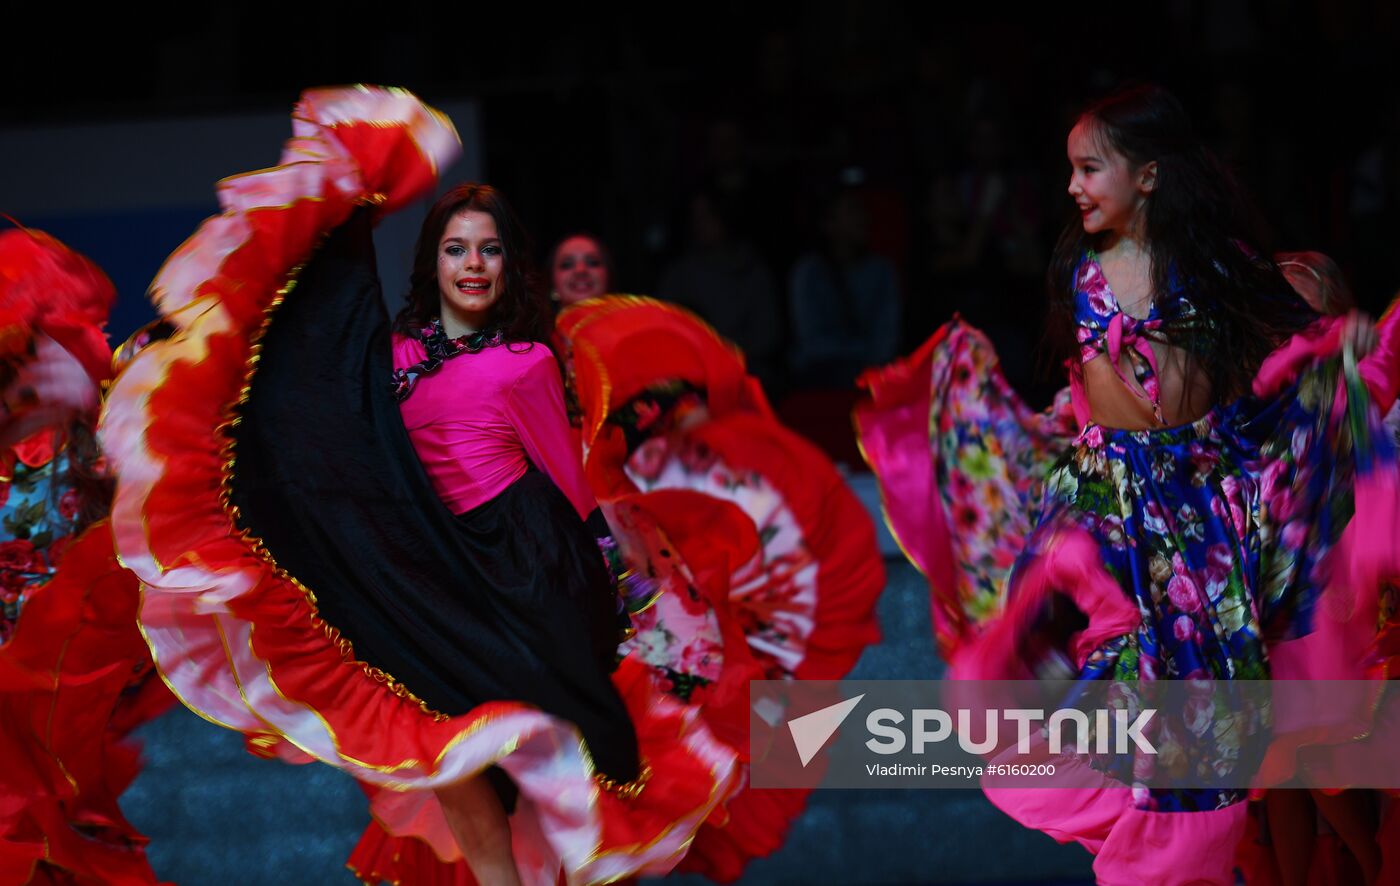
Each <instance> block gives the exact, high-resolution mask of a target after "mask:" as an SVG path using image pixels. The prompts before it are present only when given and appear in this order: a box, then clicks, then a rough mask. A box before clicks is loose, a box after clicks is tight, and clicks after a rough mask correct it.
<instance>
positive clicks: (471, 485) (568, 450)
mask: <svg viewBox="0 0 1400 886" xmlns="http://www.w3.org/2000/svg"><path fill="white" fill-rule="evenodd" d="M393 347H394V368H395V369H402V368H406V367H409V366H412V365H413V364H415V363H417V362H418V361H420V360H422V359H424V357H425V356H426V353H425V352H424V350H423V345H422V343H421V342H419V341H417V340H416V339H412V338H408V337H405V336H399V335H395V336H394V338H393ZM399 410H400V413H401V414H402V415H403V423H404V427H406V428H407V429H408V437H409V439H410V440H411V441H412V442H413V448H414V450H416V451H417V453H418V458H419V460H420V461H422V462H423V467H424V468H426V469H427V471H428V478H429V479H430V480H431V481H432V484H433V489H434V490H436V491H437V494H438V497H439V498H441V499H442V502H443V504H445V505H447V507H448V509H449V510H451V511H452V513H454V514H461V513H464V512H466V511H469V510H471V509H472V508H474V507H476V506H477V505H480V504H484V503H486V502H488V501H490V500H491V499H493V498H495V497H496V496H497V495H500V494H501V492H502V491H504V490H505V488H506V487H507V486H509V485H510V484H512V483H514V482H515V481H516V480H519V479H520V478H521V477H522V476H523V475H524V474H525V472H526V470H528V469H529V466H530V464H531V463H533V464H534V465H535V467H537V468H539V469H540V470H542V471H544V472H545V474H546V475H548V477H549V478H550V479H551V480H553V481H554V485H556V486H558V487H559V488H560V489H561V490H562V491H563V493H564V495H565V496H567V497H568V499H569V501H570V503H572V504H573V506H574V509H575V510H576V511H578V515H579V518H580V519H584V520H586V519H587V518H588V515H589V514H590V513H592V511H593V509H594V508H596V507H597V502H596V500H595V499H594V497H593V493H592V491H590V490H589V488H588V483H587V481H586V480H585V479H584V475H583V466H582V465H581V464H580V463H579V457H578V451H577V448H576V447H575V446H574V443H573V441H572V439H571V438H570V436H569V421H568V418H567V416H566V414H565V412H564V389H563V386H562V385H561V383H560V381H559V370H558V368H557V366H556V364H555V362H554V355H553V354H552V353H550V350H549V348H548V347H546V346H545V345H543V344H540V343H538V342H536V343H535V344H534V345H533V346H532V347H530V348H529V349H528V350H524V349H522V348H521V347H520V346H518V345H516V346H513V347H508V346H504V345H501V346H497V347H492V348H484V349H482V350H480V351H477V352H475V353H465V354H459V355H458V356H455V357H452V358H450V359H448V360H446V361H445V362H444V363H443V364H442V366H440V367H439V368H438V369H437V371H435V372H433V373H431V374H429V375H425V376H423V377H422V378H420V379H419V380H418V383H417V384H416V385H415V386H414V388H413V393H412V394H410V395H409V396H408V398H407V399H406V400H404V401H403V402H401V403H400V404H399Z"/></svg>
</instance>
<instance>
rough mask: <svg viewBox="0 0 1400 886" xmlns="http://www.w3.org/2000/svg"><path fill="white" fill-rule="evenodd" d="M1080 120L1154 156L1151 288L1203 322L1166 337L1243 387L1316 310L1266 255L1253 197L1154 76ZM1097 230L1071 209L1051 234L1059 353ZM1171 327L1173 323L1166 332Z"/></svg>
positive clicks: (1071, 344)
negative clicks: (1187, 304) (1178, 295)
mask: <svg viewBox="0 0 1400 886" xmlns="http://www.w3.org/2000/svg"><path fill="white" fill-rule="evenodd" d="M1079 122H1080V123H1083V124H1086V125H1087V126H1088V127H1089V129H1090V132H1091V134H1092V136H1093V137H1094V138H1095V140H1097V141H1098V142H1099V143H1100V144H1101V145H1103V146H1104V147H1105V148H1108V149H1111V150H1113V151H1116V152H1117V153H1118V154H1120V155H1122V156H1123V157H1124V158H1126V159H1127V160H1128V162H1129V163H1131V164H1133V166H1135V167H1140V166H1142V165H1143V164H1146V163H1149V162H1152V161H1156V163H1157V183H1156V187H1155V188H1154V190H1153V191H1152V192H1151V193H1150V194H1149V195H1148V198H1147V209H1146V216H1145V227H1144V234H1145V239H1146V242H1147V247H1148V254H1149V256H1150V258H1151V261H1152V289H1153V293H1154V295H1156V296H1161V295H1164V294H1166V293H1169V292H1171V291H1172V288H1173V286H1174V285H1176V286H1182V287H1184V288H1185V291H1186V294H1187V296H1188V297H1189V299H1190V301H1191V302H1192V304H1193V305H1195V306H1196V308H1197V309H1198V310H1200V311H1201V313H1203V314H1204V315H1205V318H1206V319H1207V321H1208V322H1206V323H1204V324H1198V327H1199V328H1196V329H1193V330H1192V331H1191V333H1190V336H1189V338H1188V337H1186V336H1182V337H1180V338H1179V339H1173V343H1174V344H1179V345H1181V346H1183V347H1185V348H1186V349H1187V359H1188V361H1190V364H1191V365H1196V366H1200V367H1201V368H1203V369H1204V370H1205V372H1206V375H1207V377H1208V378H1209V380H1210V384H1211V391H1212V393H1211V396H1212V397H1213V398H1215V399H1217V400H1229V399H1233V398H1234V397H1237V396H1239V395H1241V394H1243V393H1245V392H1247V391H1248V389H1249V385H1250V382H1251V381H1252V380H1253V377H1254V373H1255V371H1256V370H1257V369H1258V367H1259V364H1260V362H1262V361H1263V359H1264V357H1266V356H1267V355H1268V353H1269V352H1270V351H1272V350H1273V349H1274V348H1275V347H1277V346H1278V345H1279V344H1280V343H1281V342H1282V341H1283V340H1284V339H1286V338H1287V337H1288V336H1289V335H1291V334H1292V333H1294V332H1296V331H1298V330H1299V329H1301V328H1303V327H1304V326H1306V325H1307V324H1308V323H1310V322H1312V320H1314V319H1316V315H1315V314H1313V313H1312V312H1311V311H1310V310H1308V308H1307V305H1306V304H1304V303H1303V302H1302V300H1301V299H1300V298H1298V297H1297V295H1296V294H1295V293H1294V292H1293V290H1292V288H1291V287H1290V286H1289V285H1288V282H1287V281H1286V280H1284V278H1283V275H1282V274H1280V273H1279V270H1278V268H1277V267H1276V266H1275V265H1274V264H1273V263H1272V262H1271V261H1269V260H1268V258H1267V256H1268V253H1267V252H1265V251H1264V249H1263V248H1262V245H1263V242H1264V238H1263V236H1262V231H1261V225H1260V223H1259V215H1258V213H1257V211H1256V210H1255V209H1254V207H1253V204H1252V203H1251V202H1250V201H1249V199H1248V198H1247V196H1246V195H1245V193H1244V191H1243V190H1242V189H1241V188H1240V187H1239V185H1238V184H1237V183H1236V181H1235V178H1234V176H1233V175H1231V174H1230V172H1229V170H1227V169H1226V168H1225V166H1224V165H1223V164H1221V163H1220V161H1219V160H1217V159H1216V157H1215V156H1214V155H1213V154H1212V153H1211V152H1210V151H1209V150H1208V149H1207V148H1206V147H1205V145H1204V144H1203V143H1202V142H1201V140H1200V138H1199V137H1198V136H1197V135H1196V133H1195V130H1194V128H1193V127H1192V125H1191V120H1190V118H1189V117H1188V116H1187V114H1186V110H1185V109H1184V108H1183V107H1182V105H1181V102H1179V101H1177V99H1176V97H1175V96H1174V95H1172V94H1171V93H1170V92H1168V91H1167V90H1165V89H1163V88H1162V87H1160V86H1157V85H1153V84H1145V85H1138V86H1133V87H1129V88H1127V89H1123V90H1120V91H1118V92H1115V93H1113V94H1112V95H1109V96H1108V97H1106V98H1103V99H1101V100H1099V101H1097V102H1095V103H1093V104H1091V105H1089V106H1088V107H1087V108H1085V110H1084V111H1083V113H1081V114H1080V115H1079ZM1100 239H1101V235H1089V234H1086V233H1085V232H1084V227H1083V223H1082V220H1081V219H1080V217H1079V215H1078V213H1075V214H1074V216H1073V218H1071V219H1070V220H1069V221H1068V223H1067V224H1066V225H1065V228H1064V231H1063V232H1062V233H1061V234H1060V239H1059V242H1058V243H1056V245H1055V252H1054V256H1053V258H1052V259H1051V262H1050V268H1049V271H1048V272H1047V274H1046V284H1047V288H1048V289H1049V293H1050V316H1049V323H1048V326H1047V332H1046V335H1047V344H1048V345H1049V350H1050V351H1052V352H1053V353H1054V355H1055V356H1056V357H1058V358H1059V359H1066V358H1072V356H1073V355H1074V354H1075V353H1076V352H1077V346H1076V342H1075V334H1074V275H1075V271H1076V269H1077V268H1078V266H1079V263H1080V261H1081V260H1082V258H1083V256H1084V253H1085V251H1086V250H1087V249H1089V248H1091V247H1094V246H1096V245H1097V243H1098V241H1099V240H1100ZM1171 332H1172V330H1171V328H1170V323H1169V324H1168V335H1169V337H1170V336H1171Z"/></svg>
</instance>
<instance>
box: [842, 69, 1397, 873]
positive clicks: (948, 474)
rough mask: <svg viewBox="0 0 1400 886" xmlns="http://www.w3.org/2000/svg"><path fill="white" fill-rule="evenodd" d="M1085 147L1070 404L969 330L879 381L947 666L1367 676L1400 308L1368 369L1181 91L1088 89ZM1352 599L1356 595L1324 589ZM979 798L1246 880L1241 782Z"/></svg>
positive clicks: (1148, 854)
mask: <svg viewBox="0 0 1400 886" xmlns="http://www.w3.org/2000/svg"><path fill="white" fill-rule="evenodd" d="M1068 154H1069V159H1070V163H1071V166H1072V169H1073V172H1072V175H1071V178H1070V183H1069V193H1070V196H1071V197H1072V198H1073V199H1074V201H1075V203H1076V206H1077V207H1078V209H1079V211H1080V217H1079V218H1078V219H1076V220H1075V221H1074V222H1073V223H1071V224H1070V225H1069V226H1068V227H1067V228H1066V229H1065V232H1064V234H1063V235H1062V236H1061V238H1060V241H1059V244H1058V246H1057V248H1056V252H1055V258H1054V260H1053V263H1052V266H1051V269H1050V273H1049V284H1050V296H1051V317H1052V325H1051V337H1052V342H1053V343H1054V344H1056V345H1057V346H1058V347H1059V348H1060V349H1061V351H1062V352H1063V354H1064V356H1065V358H1066V364H1067V368H1068V370H1069V374H1070V389H1069V393H1068V395H1067V396H1062V397H1061V398H1059V399H1057V401H1056V404H1055V406H1054V407H1052V408H1051V409H1050V410H1049V411H1047V412H1046V413H1041V414H1036V413H1033V412H1031V411H1030V410H1028V409H1027V408H1026V407H1025V406H1024V405H1023V404H1022V403H1021V402H1020V401H1019V400H1018V399H1017V398H1016V396H1015V394H1014V393H1013V392H1011V391H1010V389H1009V387H1007V386H1006V384H1005V381H1004V379H1002V378H1001V376H1000V373H999V371H998V370H997V368H996V359H995V355H994V354H992V352H991V349H990V346H989V345H988V344H987V343H986V340H985V339H984V338H983V337H982V336H980V334H978V333H976V331H975V330H971V329H969V328H967V327H966V326H965V325H963V324H961V323H960V322H958V321H955V322H954V323H952V324H950V325H949V326H948V327H945V328H944V329H942V330H940V331H939V332H938V333H937V334H936V335H935V336H934V338H933V339H932V340H931V341H930V342H929V344H927V345H926V346H925V347H924V348H923V349H921V351H920V352H919V353H918V354H916V355H915V356H914V358H912V359H911V360H909V361H905V362H903V363H901V364H896V365H895V366H892V367H888V368H886V369H882V370H877V371H874V372H871V373H868V374H867V376H866V377H865V379H864V383H865V385H866V387H867V388H868V389H869V390H870V392H871V396H872V402H870V403H868V404H866V405H865V406H864V407H863V408H862V409H861V410H859V411H858V415H857V425H858V428H859V430H860V432H861V436H862V442H863V444H864V446H865V450H866V452H867V454H868V457H869V459H870V461H871V464H872V467H873V468H874V469H875V471H876V473H877V475H879V477H880V480H881V485H882V491H883V493H884V495H885V502H886V506H887V512H888V513H889V516H890V521H891V524H892V527H893V529H894V531H895V532H896V534H897V535H898V536H899V537H900V538H901V540H902V541H903V542H904V543H905V545H906V548H907V549H909V551H910V554H911V558H912V559H914V561H915V563H916V564H917V565H919V566H920V568H921V569H922V570H923V571H924V572H925V573H926V574H927V575H928V577H929V580H930V585H931V590H932V592H933V598H934V604H933V605H934V618H935V625H936V628H937V631H938V639H939V644H940V649H941V651H942V652H943V654H944V655H945V657H946V658H947V659H948V660H949V662H950V671H951V674H952V675H953V676H955V677H958V678H967V679H1023V678H1030V677H1033V676H1063V677H1071V676H1073V677H1075V678H1077V679H1080V680H1097V679H1110V680H1129V681H1134V680H1141V681H1150V680H1162V679H1197V678H1201V679H1210V680H1236V679H1263V678H1268V677H1307V676H1312V677H1321V676H1327V677H1334V678H1341V677H1354V676H1362V675H1363V674H1364V673H1365V662H1364V661H1362V660H1360V659H1361V656H1362V654H1363V653H1364V650H1365V648H1366V645H1367V642H1368V640H1369V639H1370V635H1371V634H1373V633H1374V627H1375V623H1374V619H1375V612H1376V608H1375V599H1376V589H1377V586H1378V585H1379V583H1380V579H1381V578H1382V577H1383V576H1385V575H1393V574H1395V572H1396V570H1397V565H1400V564H1397V562H1396V552H1395V547H1396V546H1395V545H1394V541H1393V539H1394V538H1395V533H1396V531H1397V523H1396V514H1395V511H1396V497H1395V491H1396V489H1397V487H1396V479H1395V478H1396V466H1395V460H1394V456H1393V453H1392V451H1391V449H1390V447H1389V444H1388V441H1387V440H1386V439H1385V438H1384V435H1383V434H1382V433H1381V429H1380V424H1379V415H1378V413H1377V407H1378V406H1380V407H1382V408H1384V407H1387V406H1388V403H1389V402H1390V401H1392V400H1393V399H1394V397H1395V378H1396V368H1397V367H1396V363H1395V357H1394V352H1393V340H1394V336H1395V329H1394V324H1391V323H1386V324H1383V325H1382V329H1381V340H1382V346H1381V347H1379V348H1375V352H1374V353H1373V354H1372V355H1371V356H1370V357H1368V358H1366V359H1362V360H1360V361H1359V363H1354V362H1353V357H1361V356H1362V355H1364V354H1365V353H1366V352H1367V351H1368V350H1370V349H1372V348H1373V347H1374V346H1375V343H1376V331H1375V328H1374V327H1373V326H1371V325H1370V324H1369V322H1367V321H1365V320H1364V319H1361V318H1359V317H1355V316H1352V317H1349V318H1345V319H1338V320H1333V321H1318V320H1317V318H1316V315H1314V314H1313V313H1312V312H1311V311H1309V310H1308V309H1307V308H1306V306H1305V305H1303V304H1302V302H1301V301H1300V300H1299V299H1297V298H1296V296H1295V295H1294V294H1293V293H1292V292H1291V290H1290V289H1289V287H1288V284H1287V283H1286V282H1285V281H1284V280H1283V278H1282V277H1281V275H1280V274H1279V272H1278V270H1277V268H1276V267H1275V266H1274V265H1272V264H1271V263H1269V262H1267V261H1264V260H1261V259H1260V258H1259V257H1258V256H1259V252H1258V250H1257V249H1256V248H1255V247H1254V246H1253V244H1255V243H1257V242H1258V240H1257V238H1255V237H1254V236H1253V235H1252V231H1251V229H1250V225H1249V223H1248V220H1249V219H1250V217H1251V215H1250V213H1249V212H1248V209H1247V207H1246V205H1245V203H1244V200H1243V198H1242V197H1241V196H1240V195H1239V193H1238V192H1237V190H1236V189H1235V188H1234V186H1233V184H1232V182H1231V180H1230V178H1229V176H1228V174H1227V173H1225V172H1224V171H1223V169H1222V168H1221V167H1220V166H1219V165H1218V164H1217V163H1216V161H1215V160H1214V159H1213V158H1212V157H1211V156H1210V155H1209V153H1208V152H1207V151H1206V150H1205V149H1204V147H1203V146H1202V145H1201V143H1200V141H1199V139H1198V138H1196V137H1195V135H1194V134H1193V132H1192V129H1191V126H1190V122H1189V120H1188V118H1187V117H1186V114H1185V112H1184V111H1183V110H1182V108H1181V106H1180V104H1179V103H1178V102H1177V101H1176V99H1175V98H1173V97H1172V96H1171V95H1170V94H1168V93H1166V92H1165V91H1164V90H1162V89H1160V88H1158V87H1152V86H1147V87H1139V88H1136V89H1132V90H1128V91H1125V92H1121V93H1118V94H1116V95H1113V96H1110V97H1109V98H1107V99H1105V100H1103V101H1101V102H1099V103H1097V104H1095V105H1093V106H1091V107H1090V108H1088V109H1087V110H1086V111H1085V112H1084V113H1083V114H1082V115H1081V116H1080V118H1079V120H1078V122H1077V123H1076V125H1075V127H1074V129H1073V130H1072V131H1071V132H1070V135H1069V139H1068ZM1344 363H1345V364H1346V365H1347V366H1349V367H1350V368H1349V369H1347V370H1345V371H1344V369H1343V365H1344ZM930 382H932V384H930ZM1353 512H1355V514H1356V515H1357V517H1356V519H1354V520H1352V521H1351V522H1350V524H1349V522H1348V518H1349V517H1351V516H1352V514H1353ZM1000 514H1006V515H1009V518H1003V519H998V515H1000ZM1363 532H1364V533H1366V534H1365V535H1363V534H1362V533H1363ZM1334 592H1335V593H1347V594H1352V595H1354V596H1353V597H1352V598H1351V599H1350V601H1349V602H1350V603H1352V604H1355V605H1350V606H1345V607H1332V606H1327V605H1323V603H1324V601H1323V596H1324V594H1330V593H1334ZM1341 611H1345V612H1347V613H1348V615H1349V617H1347V618H1341V617H1337V616H1336V613H1338V612H1341ZM1217 750H1218V751H1220V752H1228V749H1227V748H1224V747H1220V748H1218V749H1217ZM1210 751H1211V749H1210V748H1205V749H1204V752H1206V753H1209V752H1210ZM988 794H989V796H990V797H991V799H992V800H993V802H994V803H996V804H997V805H998V806H1000V807H1001V808H1002V809H1004V810H1005V811H1007V812H1008V813H1009V814H1011V815H1012V816H1013V817H1015V818H1017V819H1018V820H1020V821H1021V822H1023V823H1025V824H1027V825H1029V826H1032V827H1037V828H1040V829H1042V830H1045V831H1047V832H1048V833H1051V834H1052V835H1054V836H1055V837H1056V838H1057V839H1059V840H1062V841H1069V840H1074V841H1077V842H1079V843H1081V844H1082V845H1084V846H1085V847H1086V848H1088V849H1089V850H1090V851H1092V852H1094V853H1095V854H1096V856H1097V858H1096V860H1095V865H1094V867H1095V871H1096V874H1097V875H1098V877H1099V878H1100V879H1101V880H1102V881H1103V882H1108V883H1123V882H1152V883H1176V882H1228V880H1229V876H1230V865H1231V860H1232V857H1233V852H1234V847H1235V845H1236V843H1237V841H1238V839H1239V836H1240V833H1241V829H1242V828H1243V825H1244V822H1245V817H1244V816H1245V804H1244V803H1243V802H1241V801H1242V800H1243V799H1244V792H1243V791H1230V790H1175V791H1159V790H1146V789H1140V788H1134V789H1133V790H1132V791H1128V790H1112V789H1097V790H1082V791H1075V792H1069V791H1057V790H1039V791H1037V790H1018V789H1011V788H996V789H989V790H988ZM1145 847H1153V850H1152V851H1147V850H1146V849H1145ZM1182 859H1189V864H1182Z"/></svg>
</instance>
